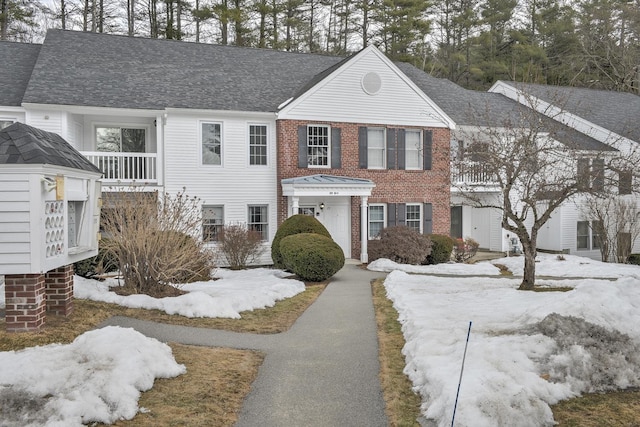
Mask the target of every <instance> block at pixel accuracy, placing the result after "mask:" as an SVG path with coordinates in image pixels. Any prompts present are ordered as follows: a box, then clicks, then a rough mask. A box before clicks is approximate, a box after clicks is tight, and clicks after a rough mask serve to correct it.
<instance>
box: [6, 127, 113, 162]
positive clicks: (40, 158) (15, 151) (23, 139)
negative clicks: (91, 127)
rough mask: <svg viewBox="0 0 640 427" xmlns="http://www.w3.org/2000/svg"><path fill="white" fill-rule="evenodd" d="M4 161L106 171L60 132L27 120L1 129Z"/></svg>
mask: <svg viewBox="0 0 640 427" xmlns="http://www.w3.org/2000/svg"><path fill="white" fill-rule="evenodd" d="M3 164H45V165H55V166H65V167H69V168H73V169H81V170H85V171H90V172H97V173H100V174H101V173H102V172H101V171H100V169H98V168H97V167H96V166H94V165H93V163H91V162H90V161H89V160H87V159H86V158H85V157H84V156H83V155H82V154H80V153H79V152H78V151H76V149H75V148H73V147H72V146H71V145H70V144H69V143H68V142H67V141H65V140H64V139H63V138H62V137H61V136H59V135H58V134H55V133H52V132H45V131H43V130H41V129H37V128H34V127H32V126H29V125H25V124H23V123H14V124H12V125H11V126H9V127H6V128H4V129H2V130H0V165H3Z"/></svg>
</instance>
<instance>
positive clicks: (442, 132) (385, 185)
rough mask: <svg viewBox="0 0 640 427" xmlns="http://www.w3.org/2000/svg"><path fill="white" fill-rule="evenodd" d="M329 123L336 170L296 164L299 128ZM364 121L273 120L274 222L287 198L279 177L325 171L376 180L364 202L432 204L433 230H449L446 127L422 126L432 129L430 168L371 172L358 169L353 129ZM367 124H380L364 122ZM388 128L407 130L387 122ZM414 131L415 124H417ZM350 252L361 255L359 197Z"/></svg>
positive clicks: (282, 212)
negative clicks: (336, 149) (335, 138)
mask: <svg viewBox="0 0 640 427" xmlns="http://www.w3.org/2000/svg"><path fill="white" fill-rule="evenodd" d="M309 123H313V124H328V125H330V126H331V127H339V128H341V157H342V158H341V163H342V167H341V168H340V169H322V168H299V167H298V126H300V125H307V124H309ZM367 125H368V124H366V123H336V122H307V121H298V120H279V121H278V122H277V124H276V132H277V140H278V147H277V150H278V155H277V159H278V165H277V166H278V225H279V224H280V223H282V221H284V220H285V219H286V218H287V198H286V197H284V196H282V188H281V186H280V180H282V179H285V178H293V177H298V176H306V175H315V174H327V175H340V176H348V177H351V178H365V179H370V180H371V181H373V182H374V183H375V184H376V187H375V188H374V189H373V191H372V193H371V197H370V198H369V203H431V204H432V205H433V232H434V233H439V234H447V235H448V234H449V232H450V212H451V211H450V191H451V190H450V176H449V167H450V157H449V150H450V131H449V129H443V128H427V129H429V130H431V131H432V132H433V139H432V143H433V159H432V167H431V170H428V171H424V170H372V169H360V168H359V167H358V128H359V127H360V126H367ZM368 126H378V127H379V126H380V125H379V124H378V125H372V124H369V125H368ZM387 127H388V128H403V129H407V128H410V127H408V126H393V125H388V126H387ZM416 129H418V128H416ZM351 214H352V220H351V236H352V238H351V241H352V242H351V244H352V254H351V256H352V257H354V258H357V257H359V256H360V198H359V197H352V198H351Z"/></svg>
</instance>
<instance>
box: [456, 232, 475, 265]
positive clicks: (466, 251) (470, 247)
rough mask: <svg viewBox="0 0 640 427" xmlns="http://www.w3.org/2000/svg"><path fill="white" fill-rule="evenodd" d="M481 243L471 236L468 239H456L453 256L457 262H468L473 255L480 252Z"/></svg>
mask: <svg viewBox="0 0 640 427" xmlns="http://www.w3.org/2000/svg"><path fill="white" fill-rule="evenodd" d="M479 247H480V243H478V242H476V241H475V240H473V239H472V238H471V237H467V238H466V239H456V240H455V244H454V245H453V257H454V258H455V260H456V262H467V261H469V260H470V259H471V258H473V256H474V255H475V254H476V253H478V248H479Z"/></svg>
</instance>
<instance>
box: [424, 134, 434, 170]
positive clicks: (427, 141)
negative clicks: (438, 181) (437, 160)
mask: <svg viewBox="0 0 640 427" xmlns="http://www.w3.org/2000/svg"><path fill="white" fill-rule="evenodd" d="M422 135H423V150H424V170H427V171H428V170H431V159H432V155H433V153H432V151H433V132H432V131H430V130H425V131H424V132H422Z"/></svg>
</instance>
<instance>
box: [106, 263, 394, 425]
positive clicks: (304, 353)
mask: <svg viewBox="0 0 640 427" xmlns="http://www.w3.org/2000/svg"><path fill="white" fill-rule="evenodd" d="M382 276H383V273H373V272H369V271H366V270H363V269H361V268H360V267H358V266H357V265H356V263H355V261H347V264H346V265H345V267H344V268H343V269H342V270H340V271H339V272H338V274H336V275H335V276H334V278H333V279H332V281H331V283H330V284H329V286H327V288H326V289H325V290H324V292H323V293H322V294H321V295H320V297H319V298H318V299H317V300H316V302H315V303H314V304H313V305H311V307H309V308H308V309H307V310H306V311H305V313H304V314H303V315H302V316H301V317H300V318H299V319H298V320H297V321H296V323H295V324H294V325H293V327H292V328H291V329H290V330H289V331H287V332H284V333H281V334H277V335H255V334H240V333H233V332H226V331H218V330H210V329H199V328H189V327H183V326H171V325H161V324H157V323H153V322H145V321H139V320H135V319H130V318H125V317H114V318H112V319H110V320H109V321H108V322H107V323H105V325H106V324H110V325H119V326H127V327H133V328H135V329H137V330H139V331H140V332H142V333H143V334H145V335H148V336H151V337H155V338H158V339H159V340H161V341H171V342H179V343H184V344H193V345H205V346H215V347H232V348H243V349H255V350H261V351H263V352H265V353H266V357H265V360H264V363H263V364H262V366H261V367H260V371H259V373H258V378H257V379H256V381H255V382H254V384H253V387H252V390H251V392H250V393H249V395H248V396H247V398H246V400H245V402H244V404H243V407H242V410H241V413H240V416H239V420H238V422H237V424H236V426H237V427H256V426H260V427H287V426H292V427H303V426H304V427H313V426H318V427H334V426H335V427H349V426H354V427H356V426H357V427H360V426H362V427H365V426H366V427H375V426H387V425H388V421H387V418H386V415H385V413H384V400H383V398H382V390H381V387H380V381H379V377H378V374H379V371H380V366H379V362H378V341H377V336H376V324H375V315H374V310H373V302H372V298H371V286H370V281H371V280H372V279H373V278H376V277H382Z"/></svg>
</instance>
